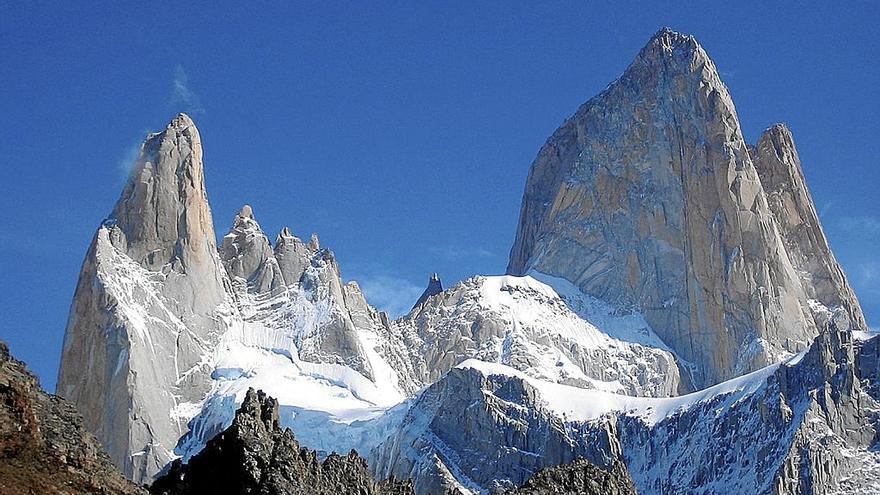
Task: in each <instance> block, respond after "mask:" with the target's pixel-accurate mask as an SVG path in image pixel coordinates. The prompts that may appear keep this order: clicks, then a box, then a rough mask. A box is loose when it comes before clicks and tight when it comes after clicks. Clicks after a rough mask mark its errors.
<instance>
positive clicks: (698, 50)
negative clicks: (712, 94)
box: [631, 27, 720, 80]
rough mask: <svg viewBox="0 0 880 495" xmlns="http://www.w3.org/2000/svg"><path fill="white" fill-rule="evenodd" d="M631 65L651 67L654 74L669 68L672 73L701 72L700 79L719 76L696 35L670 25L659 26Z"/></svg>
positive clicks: (650, 69) (658, 74)
mask: <svg viewBox="0 0 880 495" xmlns="http://www.w3.org/2000/svg"><path fill="white" fill-rule="evenodd" d="M631 67H641V68H642V69H643V70H644V69H645V68H648V72H649V73H652V74H657V75H656V76H654V77H659V76H660V75H662V74H663V73H664V72H666V71H670V72H671V73H673V74H675V73H685V74H686V73H699V74H700V76H701V79H705V80H709V79H719V80H720V78H719V76H718V74H717V70H716V69H715V64H714V63H713V62H712V60H711V59H710V58H709V55H708V54H707V53H706V51H705V50H704V49H703V47H702V46H700V43H699V42H698V41H697V39H696V38H695V37H693V36H691V35H688V34H682V33H679V32H677V31H673V30H672V29H670V28H668V27H664V28H662V29H660V30H659V31H657V33H656V34H654V36H652V37H651V39H650V40H648V43H647V44H646V45H645V46H644V48H642V50H641V51H640V52H639V55H638V57H636V61H635V62H634V63H633V65H632V66H631ZM706 69H708V70H706ZM664 77H669V76H668V75H667V76H664Z"/></svg>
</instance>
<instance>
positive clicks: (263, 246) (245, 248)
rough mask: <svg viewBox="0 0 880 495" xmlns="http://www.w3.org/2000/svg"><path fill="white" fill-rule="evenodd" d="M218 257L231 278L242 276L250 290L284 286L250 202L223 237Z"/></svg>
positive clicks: (269, 290) (280, 273)
mask: <svg viewBox="0 0 880 495" xmlns="http://www.w3.org/2000/svg"><path fill="white" fill-rule="evenodd" d="M220 257H221V259H222V260H223V265H224V266H225V267H226V272H227V273H228V274H229V276H230V278H232V279H236V278H240V279H243V280H244V281H245V283H246V284H247V288H248V290H249V291H251V292H256V293H264V292H272V291H276V290H278V289H279V288H281V287H284V285H285V283H284V276H283V275H282V271H281V266H280V265H279V264H278V261H277V260H276V259H275V254H274V252H273V251H272V245H271V244H270V243H269V239H268V238H267V237H266V235H265V234H263V230H262V229H261V228H260V225H259V224H258V223H257V221H256V220H254V212H253V210H252V209H251V207H250V206H249V205H244V207H242V209H241V211H240V212H239V213H238V215H236V216H235V223H234V224H233V226H232V230H230V231H229V233H228V234H226V236H225V237H223V245H222V246H221V247H220Z"/></svg>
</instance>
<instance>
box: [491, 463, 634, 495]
mask: <svg viewBox="0 0 880 495" xmlns="http://www.w3.org/2000/svg"><path fill="white" fill-rule="evenodd" d="M507 493H508V494H510V495H513V494H517V495H549V494H551V493H553V494H559V495H636V488H635V486H634V485H633V482H632V480H631V479H630V478H629V474H627V472H626V468H625V467H624V466H623V464H619V463H618V464H615V465H614V467H613V468H612V469H610V470H606V469H601V468H599V467H597V466H595V465H593V464H591V463H589V462H588V461H586V460H584V459H579V460H577V461H575V462H572V463H570V464H563V465H561V466H554V467H551V468H545V469H542V470H540V471H538V473H537V474H535V475H534V476H532V477H531V478H530V479H529V480H528V481H526V482H525V483H524V484H523V485H522V486H521V487H520V488H518V489H516V490H512V491H510V492H507Z"/></svg>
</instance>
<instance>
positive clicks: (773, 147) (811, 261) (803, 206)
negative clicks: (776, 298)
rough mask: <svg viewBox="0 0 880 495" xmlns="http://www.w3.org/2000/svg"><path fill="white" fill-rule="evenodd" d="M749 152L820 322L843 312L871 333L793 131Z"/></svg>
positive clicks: (782, 130)
mask: <svg viewBox="0 0 880 495" xmlns="http://www.w3.org/2000/svg"><path fill="white" fill-rule="evenodd" d="M749 151H750V153H751V157H752V162H753V163H754V164H755V169H756V170H757V171H758V175H759V176H760V177H761V185H762V186H763V188H764V192H765V193H766V194H767V201H768V204H769V205H770V210H771V211H772V212H773V215H774V217H775V218H776V221H777V224H778V226H779V232H780V234H781V235H782V240H783V243H784V244H785V249H786V251H787V252H788V257H789V259H790V260H791V263H792V265H793V266H794V268H795V270H797V273H798V275H799V277H800V281H801V285H802V286H803V288H804V291H805V293H806V295H807V297H808V298H810V302H811V303H812V304H811V307H812V309H813V314H814V317H815V318H816V319H817V320H818V321H823V322H824V321H825V318H822V316H823V314H830V315H833V314H834V313H837V312H839V313H842V314H844V315H846V317H847V318H848V319H849V320H850V323H849V326H850V327H852V328H857V329H859V328H866V326H867V324H866V323H865V316H864V315H863V314H862V309H861V307H860V306H859V301H858V299H857V298H856V295H855V292H853V290H852V287H850V285H849V282H848V281H847V279H846V275H844V273H843V270H841V269H840V265H838V264H837V260H836V259H835V258H834V254H833V253H832V252H831V248H830V247H829V246H828V239H826V238H825V233H824V232H823V231H822V226H821V225H820V224H819V216H818V215H817V214H816V207H815V206H814V204H813V199H812V197H811V196H810V192H809V190H808V189H807V184H806V182H805V181H804V172H803V170H802V169H801V161H800V158H799V157H798V152H797V149H796V148H795V145H794V138H793V137H792V135H791V131H789V130H788V128H787V127H785V126H784V125H782V124H777V125H774V126H772V127H770V128H769V129H767V130H765V131H764V133H763V134H762V135H761V139H759V140H758V144H757V146H755V147H754V148H750V149H749Z"/></svg>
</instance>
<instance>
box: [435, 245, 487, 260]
mask: <svg viewBox="0 0 880 495" xmlns="http://www.w3.org/2000/svg"><path fill="white" fill-rule="evenodd" d="M428 252H429V253H431V254H433V255H435V256H440V257H443V258H445V259H447V260H449V261H460V260H464V259H473V258H491V257H492V256H494V254H493V253H492V252H491V251H489V250H488V249H483V248H481V247H464V246H433V247H430V248H428Z"/></svg>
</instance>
